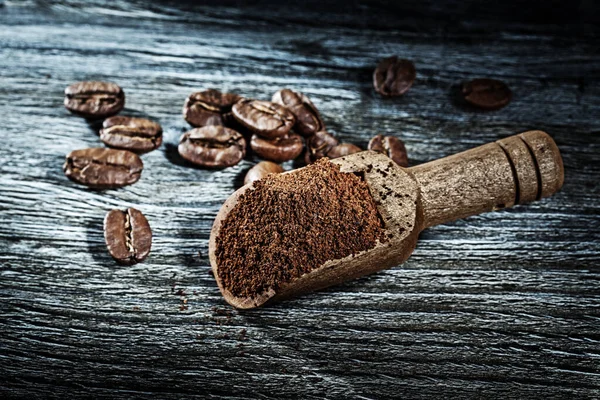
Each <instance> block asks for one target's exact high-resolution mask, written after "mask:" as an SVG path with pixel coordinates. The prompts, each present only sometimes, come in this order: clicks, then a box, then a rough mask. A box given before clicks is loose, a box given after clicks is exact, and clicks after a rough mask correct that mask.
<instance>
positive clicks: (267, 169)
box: [244, 161, 284, 185]
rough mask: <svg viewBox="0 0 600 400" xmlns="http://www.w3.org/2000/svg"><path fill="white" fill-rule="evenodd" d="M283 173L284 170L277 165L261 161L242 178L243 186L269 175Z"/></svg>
mask: <svg viewBox="0 0 600 400" xmlns="http://www.w3.org/2000/svg"><path fill="white" fill-rule="evenodd" d="M283 171H284V169H283V168H282V167H281V165H279V164H275V163H274V162H271V161H261V162H259V163H258V164H256V165H255V166H254V167H252V168H250V169H249V170H248V172H247V173H246V177H245V178H244V185H247V184H249V183H251V182H254V181H257V180H259V179H262V178H264V177H265V176H267V175H269V174H280V173H282V172H283Z"/></svg>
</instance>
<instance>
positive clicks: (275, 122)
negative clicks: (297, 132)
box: [232, 100, 296, 139]
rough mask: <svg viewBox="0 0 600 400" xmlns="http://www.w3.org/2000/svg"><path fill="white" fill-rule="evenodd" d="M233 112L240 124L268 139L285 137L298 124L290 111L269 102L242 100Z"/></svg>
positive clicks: (234, 107) (236, 104) (235, 105)
mask: <svg viewBox="0 0 600 400" xmlns="http://www.w3.org/2000/svg"><path fill="white" fill-rule="evenodd" d="M232 111H233V116H234V117H235V119H236V120H237V121H238V122H239V123H240V124H242V125H244V126H245V127H246V128H248V129H250V130H251V131H252V132H253V133H256V134H257V135H260V136H262V137H264V138H267V139H273V138H276V137H280V136H284V135H285V134H286V133H288V132H289V131H290V129H292V126H294V123H295V122H296V118H295V117H294V114H292V112H291V111H290V110H288V109H287V108H285V107H283V106H281V105H279V104H275V103H271V102H269V101H261V100H241V101H239V102H237V103H235V104H234V106H233V108H232Z"/></svg>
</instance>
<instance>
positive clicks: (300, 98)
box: [272, 89, 325, 137]
mask: <svg viewBox="0 0 600 400" xmlns="http://www.w3.org/2000/svg"><path fill="white" fill-rule="evenodd" d="M272 101H273V103H277V104H281V105H282V106H285V107H287V108H288V109H289V110H290V111H291V112H292V114H294V116H295V117H296V124H295V125H294V131H295V132H297V133H299V134H301V135H303V136H305V137H308V136H311V135H314V134H315V133H317V132H318V131H320V130H323V129H325V125H324V124H323V120H322V119H321V115H320V114H319V111H318V110H317V107H315V105H314V104H313V103H312V102H311V101H310V99H309V98H308V97H307V96H305V95H304V94H302V93H299V92H294V91H292V90H290V89H282V90H280V91H278V92H277V93H275V94H274V95H273V98H272Z"/></svg>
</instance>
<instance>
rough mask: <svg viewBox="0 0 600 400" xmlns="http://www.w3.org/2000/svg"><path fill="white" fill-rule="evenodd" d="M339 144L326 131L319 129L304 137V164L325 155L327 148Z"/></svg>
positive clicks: (329, 148)
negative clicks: (306, 137)
mask: <svg viewBox="0 0 600 400" xmlns="http://www.w3.org/2000/svg"><path fill="white" fill-rule="evenodd" d="M338 144H339V142H338V140H337V139H336V138H334V137H333V136H331V135H330V134H329V133H327V132H326V131H319V132H317V133H315V134H314V135H313V136H311V137H309V138H308V139H306V153H304V161H306V164H312V163H314V162H315V161H317V160H318V159H319V158H323V157H325V156H326V155H327V153H328V152H329V150H331V149H332V148H333V147H335V146H337V145H338Z"/></svg>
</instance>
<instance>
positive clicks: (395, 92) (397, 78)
mask: <svg viewBox="0 0 600 400" xmlns="http://www.w3.org/2000/svg"><path fill="white" fill-rule="evenodd" d="M415 77H416V71H415V66H414V64H413V63H412V61H409V60H403V59H399V58H398V57H397V56H393V57H388V58H384V59H383V60H381V61H380V62H379V65H377V68H375V72H373V86H374V87H375V90H376V91H377V92H378V93H379V94H381V95H383V96H401V95H403V94H404V93H406V91H407V90H408V89H410V87H411V86H412V84H413V82H414V81H415Z"/></svg>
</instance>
